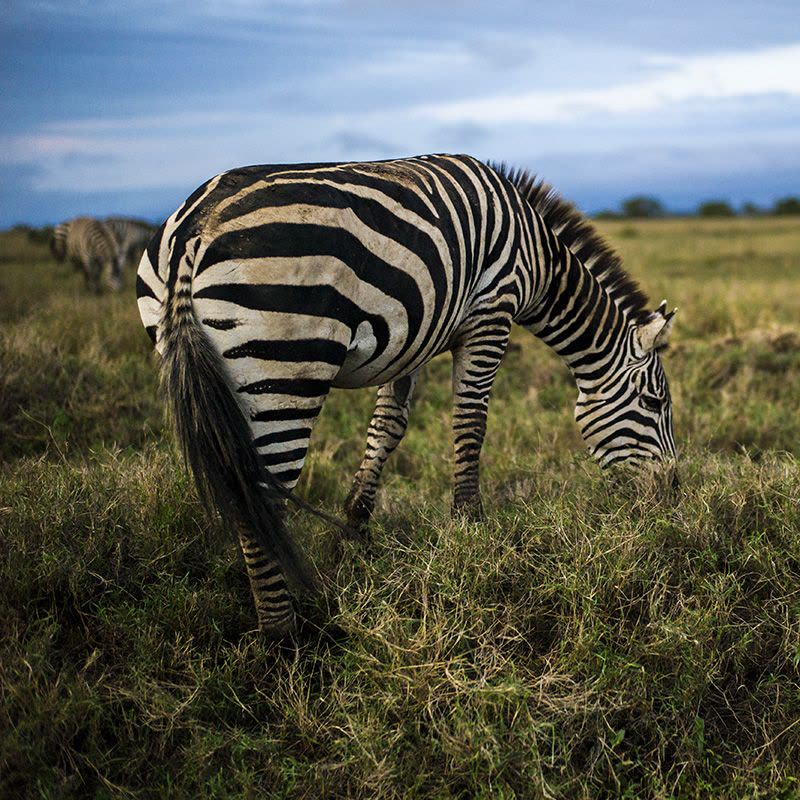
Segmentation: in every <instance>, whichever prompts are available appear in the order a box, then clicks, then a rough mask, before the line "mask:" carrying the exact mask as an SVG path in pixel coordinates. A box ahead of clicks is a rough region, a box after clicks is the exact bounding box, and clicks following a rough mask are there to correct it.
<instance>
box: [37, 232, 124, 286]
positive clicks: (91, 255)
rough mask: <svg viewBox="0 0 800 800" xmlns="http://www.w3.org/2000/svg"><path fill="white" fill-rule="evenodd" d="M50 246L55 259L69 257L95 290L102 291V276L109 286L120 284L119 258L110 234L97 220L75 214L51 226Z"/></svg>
mask: <svg viewBox="0 0 800 800" xmlns="http://www.w3.org/2000/svg"><path fill="white" fill-rule="evenodd" d="M50 250H51V252H52V253H53V256H54V257H55V258H56V260H57V261H66V260H68V261H70V262H71V263H72V265H73V266H74V267H75V269H77V270H80V271H81V272H83V277H84V279H85V280H86V285H87V287H88V288H89V289H91V290H92V291H94V292H98V293H99V292H100V291H101V285H100V281H101V277H102V276H103V274H104V273H105V280H106V283H107V284H108V286H109V288H111V289H113V290H115V291H116V290H118V289H120V288H121V287H122V261H121V260H120V252H119V248H118V247H117V242H116V240H115V239H114V236H113V234H112V233H111V231H110V230H109V229H108V227H107V226H106V225H105V223H103V222H101V221H100V220H97V219H93V218H91V217H75V218H74V219H71V220H67V221H66V222H60V223H59V224H58V225H56V226H55V227H54V228H53V236H52V238H51V240H50Z"/></svg>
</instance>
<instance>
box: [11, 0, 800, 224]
mask: <svg viewBox="0 0 800 800" xmlns="http://www.w3.org/2000/svg"><path fill="white" fill-rule="evenodd" d="M432 152H439V153H441V152H451V153H470V154H472V155H474V156H477V157H478V158H481V159H485V160H493V161H505V162H506V163H508V164H512V165H515V166H521V167H525V168H527V169H530V170H532V171H533V172H535V173H536V174H538V175H540V176H542V177H543V178H545V179H547V180H548V181H549V182H551V183H552V184H553V185H554V186H555V187H556V188H557V189H559V191H560V192H561V193H562V194H564V195H565V196H567V197H568V198H570V199H571V200H573V201H575V202H576V203H577V204H578V205H579V206H580V207H582V208H583V209H584V210H586V211H589V212H596V211H598V210H601V209H605V208H615V207H618V206H619V203H620V202H621V200H623V199H624V198H625V197H629V196H631V195H633V194H640V193H645V194H650V195H654V196H656V197H658V198H659V199H661V200H662V202H664V203H665V205H666V206H667V207H668V208H670V209H672V210H675V211H688V210H692V209H693V208H695V207H696V206H697V204H698V203H699V202H701V201H703V200H708V199H725V200H727V201H729V202H731V203H733V204H740V203H742V202H744V201H752V202H756V203H759V204H762V205H770V204H771V203H772V202H774V200H775V199H777V198H779V197H784V196H786V195H790V194H798V195H800V13H798V7H797V0H791V1H790V2H770V1H769V0H761V1H760V2H751V1H750V0H744V1H742V2H739V1H738V0H727V2H721V1H720V0H696V1H695V2H691V3H687V2H670V3H655V2H649V1H648V0H635V1H634V0H614V2H606V0H596V1H595V2H588V1H586V0H581V1H579V0H559V2H553V1H552V0H550V2H537V1H531V0H528V1H527V2H525V1H523V0H509V1H508V2H503V1H502V0H496V1H495V2H492V3H488V2H486V0H482V2H472V1H471V0H464V1H463V2H450V0H438V2H435V1H434V0H426V2H417V0H404V2H398V1H397V0H395V2H385V1H384V0H260V2H256V1H255V0H227V1H226V2H212V0H191V2H186V0H175V1H174V2H154V1H153V0H131V1H130V2H122V0H92V1H91V2H83V1H82V0H19V2H17V1H16V0H10V1H9V0H0V228H4V227H8V226H10V225H13V224H16V223H28V224H34V225H41V224H48V223H54V222H57V221H59V220H61V219H65V218H68V217H71V216H75V215H77V214H92V215H106V214H129V215H134V216H142V217H146V218H148V219H151V220H154V221H160V220H161V219H163V218H164V217H166V216H167V215H168V214H170V213H171V212H172V211H173V210H174V209H175V208H176V207H177V206H178V205H179V204H180V203H181V202H182V200H183V199H184V198H185V197H186V196H187V195H188V194H189V193H190V192H191V191H192V190H193V189H194V188H195V187H196V186H197V185H199V184H200V183H202V182H203V181H205V180H206V179H207V178H209V177H211V176H212V175H214V174H216V173H218V172H221V171H223V170H225V169H230V168H233V167H237V166H242V165H245V164H266V163H290V162H303V161H305V162H313V161H355V160H374V159H387V158H395V157H402V156H408V155H416V154H420V153H432Z"/></svg>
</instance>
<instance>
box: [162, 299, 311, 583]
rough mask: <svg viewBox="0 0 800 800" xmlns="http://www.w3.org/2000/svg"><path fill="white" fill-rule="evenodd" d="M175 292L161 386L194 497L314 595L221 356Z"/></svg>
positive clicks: (281, 492) (278, 491)
mask: <svg viewBox="0 0 800 800" xmlns="http://www.w3.org/2000/svg"><path fill="white" fill-rule="evenodd" d="M182 294H183V293H182V291H181V290H179V291H178V292H176V293H175V295H173V296H171V297H170V298H169V300H168V301H167V306H168V307H169V306H172V308H171V309H170V308H167V309H165V310H166V312H167V313H166V314H165V315H164V318H163V319H162V325H163V330H164V348H163V354H162V355H163V358H162V365H161V385H162V387H163V390H164V393H165V395H166V402H167V408H168V412H169V414H170V416H171V417H172V421H173V424H174V427H175V430H176V432H177V436H178V442H179V444H180V447H181V450H182V451H183V455H184V458H185V460H186V463H187V465H188V466H189V467H190V469H191V472H192V474H193V475H194V479H195V483H196V484H197V490H198V493H199V495H200V498H201V500H202V502H203V504H204V505H205V506H206V508H207V509H208V510H209V511H217V512H219V513H220V514H221V515H222V516H223V518H224V519H226V520H232V521H233V522H235V523H236V524H238V525H241V526H244V527H245V528H246V529H247V531H248V533H249V534H250V535H252V536H253V537H255V539H256V540H257V541H258V542H259V544H260V545H261V546H262V548H264V549H265V551H266V552H267V553H269V554H270V555H272V556H273V557H274V558H277V560H278V561H279V563H280V565H281V568H282V570H283V573H284V575H285V576H286V577H288V578H289V579H291V580H292V581H294V582H295V583H296V584H299V585H300V586H302V587H304V588H306V589H308V590H311V591H315V590H316V584H317V581H316V580H315V578H314V576H313V574H312V572H311V570H310V568H309V566H308V563H307V562H306V560H305V559H304V558H303V556H302V554H301V553H300V552H299V550H298V549H297V546H296V545H295V543H294V542H293V541H292V539H291V537H290V535H289V532H288V531H287V529H286V526H285V524H284V521H283V516H284V514H283V503H282V499H283V498H284V497H286V496H287V495H288V496H291V495H290V493H289V492H288V491H287V490H286V489H285V487H283V486H282V485H281V484H279V483H278V482H277V480H276V479H275V478H274V477H273V476H272V475H271V474H270V473H269V471H268V470H267V469H266V468H265V467H264V466H263V465H262V464H261V462H260V460H259V458H258V452H257V451H256V448H255V446H254V444H253V435H252V433H251V430H250V425H249V424H248V422H247V419H246V418H245V416H244V413H243V412H242V409H241V407H240V406H239V403H238V402H237V400H236V398H235V397H234V395H233V394H232V393H231V390H230V389H229V388H228V384H227V382H226V380H225V373H224V369H223V367H224V365H223V363H222V360H221V357H220V356H219V355H218V353H217V352H216V350H215V349H214V347H213V346H212V344H211V342H210V341H209V340H208V338H207V337H206V335H205V333H204V332H203V330H202V328H201V327H200V326H199V325H198V324H197V322H196V320H195V319H194V313H193V311H192V309H191V301H188V303H187V302H186V299H185V295H184V297H183V298H182V297H181V295H182ZM176 301H177V302H176Z"/></svg>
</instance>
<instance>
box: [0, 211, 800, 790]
mask: <svg viewBox="0 0 800 800" xmlns="http://www.w3.org/2000/svg"><path fill="white" fill-rule="evenodd" d="M604 228H605V230H606V232H607V233H608V235H609V236H610V238H611V239H612V241H614V243H615V244H616V245H618V247H619V249H620V250H621V251H622V253H623V255H624V256H625V259H626V263H627V264H628V266H629V268H630V270H631V271H632V272H633V273H634V274H635V275H636V276H637V277H639V278H640V279H641V281H642V283H643V285H644V287H645V288H646V289H647V291H648V293H649V294H650V296H651V297H652V298H653V299H654V300H655V301H656V303H657V302H658V301H659V300H660V299H661V297H662V296H666V297H667V298H668V300H669V301H670V303H674V304H676V305H678V306H680V314H679V318H678V323H679V324H678V325H677V327H676V334H677V336H676V344H675V346H674V348H673V350H672V352H671V353H670V354H669V355H668V356H667V370H668V373H669V375H670V379H671V384H672V389H673V395H674V398H675V404H676V434H677V439H678V442H679V446H680V448H681V450H682V451H683V454H684V458H683V461H684V463H683V475H682V477H683V488H682V493H681V497H680V500H679V502H678V503H676V504H674V505H669V504H667V503H665V502H664V501H660V500H653V499H652V498H651V499H647V498H636V497H627V496H626V497H623V496H619V495H617V494H615V493H613V492H612V491H611V490H610V489H609V488H608V487H607V486H606V485H605V484H604V483H603V482H602V480H601V479H600V476H599V474H598V472H597V471H596V470H595V468H594V467H593V466H592V465H591V464H590V463H589V462H588V458H587V457H586V456H585V455H584V454H583V451H582V448H581V444H580V441H579V436H578V434H577V432H576V430H575V426H574V423H573V422H572V403H573V400H574V389H573V387H572V386H571V383H570V380H569V376H568V375H567V373H566V372H565V370H564V368H563V367H562V366H561V364H560V363H559V362H558V361H557V360H555V359H554V358H553V357H552V356H551V354H550V353H549V352H548V351H547V350H546V348H544V347H542V346H541V345H540V344H539V343H538V342H536V341H535V340H532V339H529V338H526V337H525V336H522V335H518V336H516V337H515V345H517V346H515V347H514V348H513V349H512V351H511V352H510V353H509V355H508V358H507V360H506V363H505V364H504V367H503V370H502V371H501V373H500V376H499V378H498V383H497V387H496V391H495V395H494V397H493V401H492V409H491V412H490V420H489V436H488V441H487V445H486V451H485V458H484V470H483V475H484V488H485V499H486V503H487V506H488V512H489V513H488V517H487V520H486V521H485V522H483V523H481V524H466V523H461V522H453V521H452V520H450V518H449V515H448V511H447V509H448V506H449V492H450V478H449V474H450V471H451V466H452V456H451V445H450V439H449V430H448V427H449V416H450V409H449V365H448V363H447V360H446V359H441V360H438V361H437V362H435V363H433V364H431V365H430V366H429V367H428V369H427V370H426V374H425V377H424V378H423V380H422V381H421V383H420V385H419V390H418V395H417V399H416V401H415V404H414V409H413V411H412V422H411V426H410V429H409V433H408V436H407V438H406V441H404V443H403V445H402V446H401V448H400V450H399V451H398V452H397V453H396V454H395V457H394V459H393V461H392V462H391V464H390V467H389V468H388V469H387V475H386V481H385V488H384V491H383V493H382V494H381V496H380V503H379V508H378V515H377V519H376V521H375V530H374V532H375V540H374V545H373V548H372V550H371V552H370V553H364V552H362V551H359V550H357V549H354V548H350V547H349V546H348V547H347V548H346V549H345V552H344V554H343V556H340V555H339V551H338V549H337V547H336V546H335V545H336V543H335V534H334V532H333V531H329V530H326V529H325V528H324V527H323V526H322V525H321V524H320V523H318V522H317V521H315V520H313V519H309V518H308V517H307V516H305V515H296V516H294V517H293V518H292V519H291V525H292V528H293V530H296V531H297V532H298V536H299V537H300V538H301V540H302V541H303V542H304V543H305V545H306V547H307V548H308V550H309V552H311V553H312V554H313V557H314V561H315V563H316V564H317V566H318V568H319V569H320V571H321V573H322V574H323V575H324V580H325V585H326V598H325V601H324V605H326V607H325V608H314V607H312V606H313V605H314V604H313V603H312V602H311V601H310V600H304V601H303V603H304V608H305V610H306V611H307V612H308V613H313V614H314V615H315V616H316V617H320V616H328V617H329V618H330V619H331V620H332V621H333V622H335V623H336V625H338V626H339V627H340V628H341V629H342V630H343V631H344V633H345V637H344V638H342V639H340V640H337V641H331V640H330V639H329V638H326V637H314V636H311V637H310V640H309V641H308V642H306V643H305V644H304V645H303V646H301V647H300V648H299V649H297V650H281V649H279V648H275V647H267V646H265V645H264V644H263V643H262V642H261V641H260V640H259V639H258V637H257V635H255V634H254V632H253V630H252V629H253V627H254V624H255V618H254V612H253V611H252V609H251V605H250V598H249V590H248V586H247V579H246V576H245V574H244V569H243V565H242V564H241V562H240V559H239V556H238V554H237V552H236V547H235V544H234V542H233V541H232V537H230V536H229V535H228V532H226V531H225V530H224V528H223V526H216V527H215V526H211V525H209V524H208V523H207V522H206V521H205V519H204V518H203V516H202V514H201V512H200V509H199V507H198V505H197V502H196V500H195V498H194V495H193V492H192V491H191V489H190V482H189V480H188V478H187V477H186V476H185V475H184V474H183V472H182V470H181V469H180V467H179V465H178V464H177V462H176V460H175V458H174V456H173V454H172V450H171V447H170V445H169V437H168V436H167V435H166V433H165V431H164V430H163V426H162V421H161V414H160V408H159V405H158V402H157V399H156V396H155V393H156V380H155V373H154V369H153V365H152V362H151V359H150V355H149V347H148V340H147V337H146V336H145V334H144V332H143V331H142V330H141V328H140V326H139V323H138V319H137V314H136V310H135V307H134V303H133V301H132V292H131V288H130V283H132V281H129V287H128V294H127V295H126V296H125V297H119V298H108V297H104V298H94V297H87V296H85V295H84V294H83V291H82V287H81V285H80V277H79V276H77V275H71V274H68V273H67V272H66V271H61V269H59V268H58V267H56V266H55V265H54V264H52V263H51V262H50V261H49V260H48V257H47V253H46V250H44V249H43V248H41V247H38V246H34V245H31V244H30V243H27V242H25V241H24V240H23V239H22V238H21V237H20V236H18V235H16V234H13V235H11V234H7V235H4V236H3V237H0V319H1V320H2V329H0V364H2V374H0V460H1V461H0V529H2V531H3V536H2V537H0V554H1V555H2V561H1V562H0V570H2V585H3V587H4V591H3V593H2V597H0V632H2V643H0V795H1V796H9V797H26V796H28V797H52V798H56V797H57V798H62V797H85V796H96V797H137V798H138V797H142V798H145V797H183V796H193V797H232V796H233V797H239V796H270V797H287V798H288V797H308V798H318V797H356V796H364V797H420V798H423V797H424V798H428V797H442V798H462V797H464V798H467V797H469V798H473V797H484V798H489V797H491V798H498V797H499V798H512V797H517V798H528V797H587V798H588V797H592V798H594V797H631V798H638V797H658V798H667V797H737V798H739V797H752V798H755V797H769V798H773V797H785V798H790V797H795V796H797V795H798V793H800V789H799V788H798V786H797V779H798V777H800V724H798V722H797V720H798V719H800V666H799V665H800V591H798V586H800V536H799V535H798V534H799V533H800V505H799V503H798V496H799V495H800V466H798V456H800V415H798V413H797V409H798V397H800V292H798V291H797V289H798V282H799V280H798V279H799V278H800V262H799V261H798V257H797V256H796V255H795V254H796V252H798V251H800V227H799V226H798V224H797V223H795V222H792V221H791V220H725V221H713V222H712V221H707V222H699V221H660V222H642V223H638V222H637V223H635V224H633V225H632V224H631V223H608V224H606V225H605V226H604ZM371 402H372V399H371V392H348V393H344V392H341V393H338V394H335V395H334V396H333V397H332V399H331V402H330V403H329V405H328V406H327V407H326V409H325V411H324V412H323V418H322V419H321V421H320V426H319V429H318V430H317V432H316V434H315V440H314V443H313V454H312V456H311V458H310V461H309V464H308V466H307V469H306V472H305V474H304V478H303V483H302V484H301V487H300V490H301V491H302V493H303V494H304V496H306V497H307V498H309V499H310V500H311V501H312V502H314V503H316V504H318V505H320V506H321V507H323V508H325V509H327V510H333V511H335V510H336V509H337V508H338V506H339V504H340V503H341V502H342V500H343V498H344V496H345V494H346V491H347V488H348V482H349V478H350V474H351V473H352V472H353V470H354V469H355V467H356V465H357V463H358V460H359V458H360V454H361V446H362V440H363V436H364V431H365V428H366V424H367V421H368V417H369V414H370V412H371Z"/></svg>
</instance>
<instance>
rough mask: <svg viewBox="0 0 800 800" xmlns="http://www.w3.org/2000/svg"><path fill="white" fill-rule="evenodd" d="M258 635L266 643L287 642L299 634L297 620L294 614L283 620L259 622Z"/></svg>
mask: <svg viewBox="0 0 800 800" xmlns="http://www.w3.org/2000/svg"><path fill="white" fill-rule="evenodd" d="M258 633H259V635H260V636H261V638H262V639H263V640H264V641H265V642H287V641H289V640H291V639H293V638H294V637H295V634H296V633H297V619H296V617H295V615H294V614H292V616H291V617H287V618H285V619H283V620H280V621H278V622H275V621H274V620H259V622H258Z"/></svg>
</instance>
